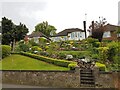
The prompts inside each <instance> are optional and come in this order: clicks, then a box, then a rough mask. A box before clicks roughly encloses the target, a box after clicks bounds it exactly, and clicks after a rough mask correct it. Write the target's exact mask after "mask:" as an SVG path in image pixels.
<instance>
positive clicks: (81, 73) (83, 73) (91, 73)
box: [80, 72, 93, 74]
mask: <svg viewBox="0 0 120 90" xmlns="http://www.w3.org/2000/svg"><path fill="white" fill-rule="evenodd" d="M80 74H93V73H92V72H80Z"/></svg>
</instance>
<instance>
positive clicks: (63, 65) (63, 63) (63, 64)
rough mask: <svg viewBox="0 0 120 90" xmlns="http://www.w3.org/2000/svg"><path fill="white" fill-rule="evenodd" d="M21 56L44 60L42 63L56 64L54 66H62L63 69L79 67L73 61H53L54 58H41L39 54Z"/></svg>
mask: <svg viewBox="0 0 120 90" xmlns="http://www.w3.org/2000/svg"><path fill="white" fill-rule="evenodd" d="M20 54H21V55H24V56H29V57H31V58H35V59H38V60H42V61H45V62H48V63H51V64H54V65H58V66H62V67H68V66H69V64H74V65H73V66H72V69H73V68H75V66H76V65H77V63H76V62H73V61H67V60H60V59H53V58H49V57H45V56H41V55H37V54H31V53H27V52H21V53H20Z"/></svg>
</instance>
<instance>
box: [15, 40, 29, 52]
mask: <svg viewBox="0 0 120 90" xmlns="http://www.w3.org/2000/svg"><path fill="white" fill-rule="evenodd" d="M29 48H30V45H29V44H24V43H22V42H21V43H20V42H19V43H18V45H16V47H15V51H16V52H20V51H24V52H27V51H29Z"/></svg>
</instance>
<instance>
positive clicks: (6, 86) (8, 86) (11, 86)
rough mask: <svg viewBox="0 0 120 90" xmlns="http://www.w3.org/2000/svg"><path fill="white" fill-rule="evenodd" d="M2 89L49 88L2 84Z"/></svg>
mask: <svg viewBox="0 0 120 90" xmlns="http://www.w3.org/2000/svg"><path fill="white" fill-rule="evenodd" d="M0 86H2V88H47V87H40V86H30V85H15V84H2V85H0Z"/></svg>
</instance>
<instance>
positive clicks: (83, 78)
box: [80, 77, 94, 81]
mask: <svg viewBox="0 0 120 90" xmlns="http://www.w3.org/2000/svg"><path fill="white" fill-rule="evenodd" d="M80 80H93V81H94V78H93V77H81V78H80Z"/></svg>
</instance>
